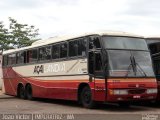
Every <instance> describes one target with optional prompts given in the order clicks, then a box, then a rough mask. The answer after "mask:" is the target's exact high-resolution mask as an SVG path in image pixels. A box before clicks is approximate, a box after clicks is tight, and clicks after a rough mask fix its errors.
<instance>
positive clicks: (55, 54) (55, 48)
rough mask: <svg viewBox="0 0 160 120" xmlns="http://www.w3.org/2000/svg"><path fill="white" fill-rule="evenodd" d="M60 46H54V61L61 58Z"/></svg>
mask: <svg viewBox="0 0 160 120" xmlns="http://www.w3.org/2000/svg"><path fill="white" fill-rule="evenodd" d="M59 47H60V46H59V44H56V45H53V46H52V59H58V58H59V56H60V48H59Z"/></svg>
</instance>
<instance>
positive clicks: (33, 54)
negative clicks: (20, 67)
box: [28, 49, 38, 63]
mask: <svg viewBox="0 0 160 120" xmlns="http://www.w3.org/2000/svg"><path fill="white" fill-rule="evenodd" d="M28 52H29V53H28V57H29V63H32V62H37V60H38V52H37V49H33V50H29V51H28Z"/></svg>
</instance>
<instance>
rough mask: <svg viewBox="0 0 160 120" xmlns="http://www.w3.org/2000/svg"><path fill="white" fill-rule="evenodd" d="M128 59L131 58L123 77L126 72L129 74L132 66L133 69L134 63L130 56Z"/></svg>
mask: <svg viewBox="0 0 160 120" xmlns="http://www.w3.org/2000/svg"><path fill="white" fill-rule="evenodd" d="M130 60H131V63H130V64H129V66H128V68H127V74H126V75H125V77H128V74H129V72H130V69H131V68H133V71H134V64H133V60H132V57H131V56H130ZM135 74H136V73H135Z"/></svg>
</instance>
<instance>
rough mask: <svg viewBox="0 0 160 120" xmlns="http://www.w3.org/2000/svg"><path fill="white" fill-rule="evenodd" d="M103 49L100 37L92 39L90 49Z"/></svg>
mask: <svg viewBox="0 0 160 120" xmlns="http://www.w3.org/2000/svg"><path fill="white" fill-rule="evenodd" d="M96 48H101V45H100V41H99V37H90V39H89V49H96Z"/></svg>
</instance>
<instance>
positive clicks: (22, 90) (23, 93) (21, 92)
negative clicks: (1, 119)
mask: <svg viewBox="0 0 160 120" xmlns="http://www.w3.org/2000/svg"><path fill="white" fill-rule="evenodd" d="M18 94H19V98H21V99H25V89H24V86H23V85H21V86H20V87H19V91H18Z"/></svg>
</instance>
